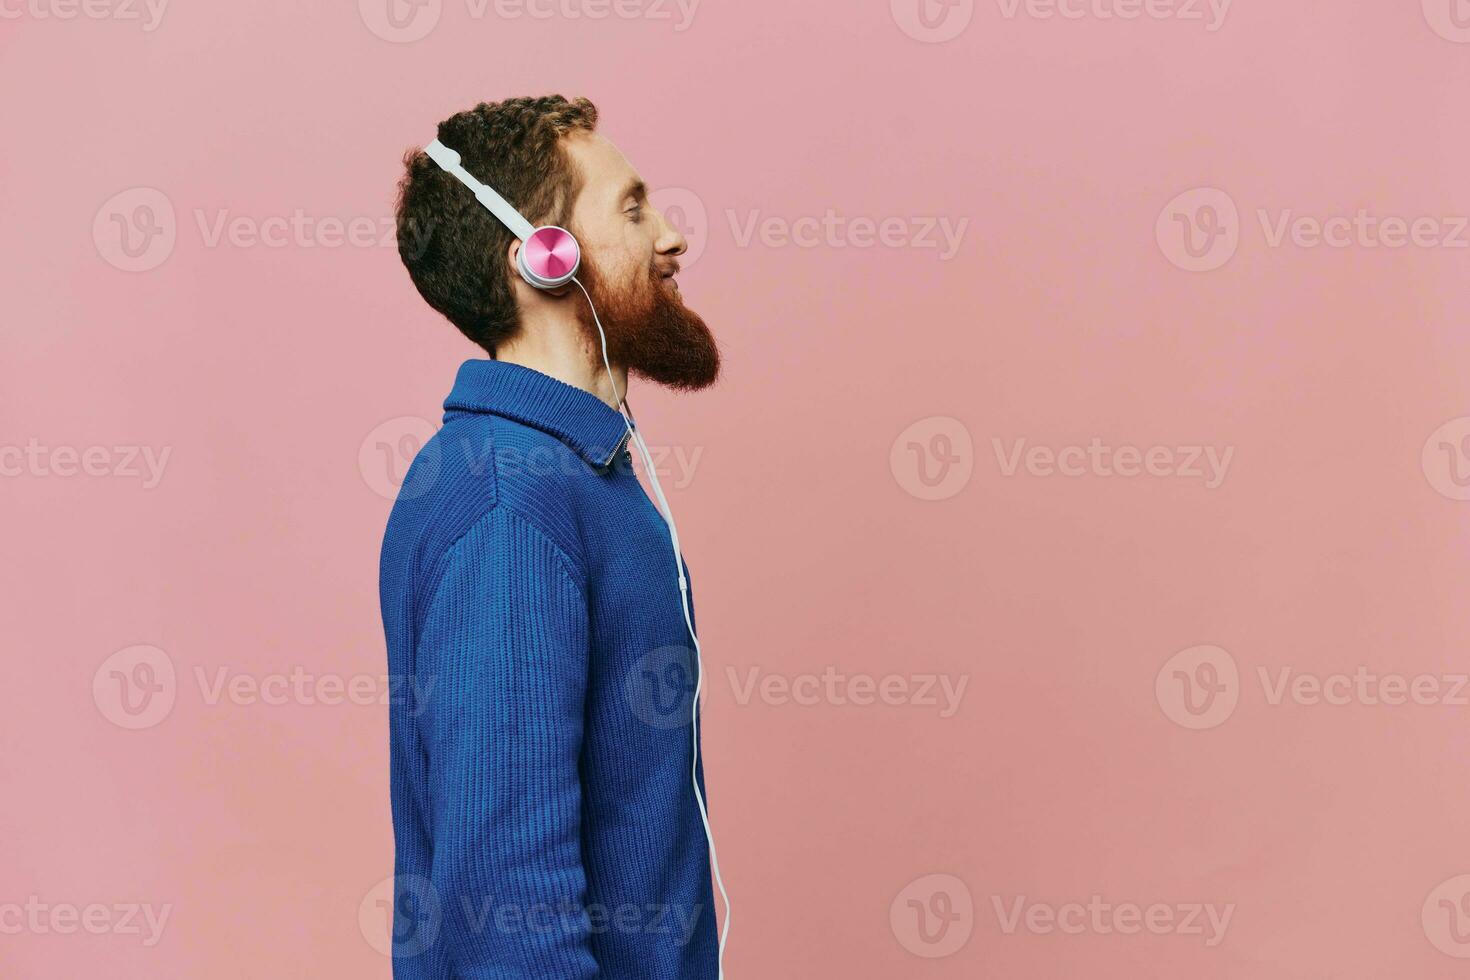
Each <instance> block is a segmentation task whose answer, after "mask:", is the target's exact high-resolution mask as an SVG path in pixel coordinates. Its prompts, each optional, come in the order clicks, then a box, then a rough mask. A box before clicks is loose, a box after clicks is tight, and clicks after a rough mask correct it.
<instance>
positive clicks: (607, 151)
mask: <svg viewBox="0 0 1470 980" xmlns="http://www.w3.org/2000/svg"><path fill="white" fill-rule="evenodd" d="M567 152H568V154H569V155H570V156H571V158H572V161H573V163H574V165H575V166H577V167H578V168H580V170H581V173H582V177H583V185H582V191H581V193H580V194H579V195H578V197H577V200H576V202H575V204H574V206H573V209H572V220H571V227H570V228H569V229H568V230H570V231H571V232H572V234H574V235H575V236H576V237H577V241H578V242H579V243H580V244H581V246H582V269H581V271H580V273H579V274H578V278H579V279H580V280H581V282H582V284H583V285H584V286H585V287H586V289H587V292H588V294H589V295H590V296H591V297H592V302H593V303H594V304H595V305H596V307H597V314H598V317H599V318H600V319H601V321H602V327H603V330H604V331H605V332H606V333H607V348H608V357H609V359H610V360H612V361H613V363H615V364H621V365H623V366H624V367H626V368H627V369H628V370H629V372H631V373H633V374H635V375H639V376H641V377H644V378H647V379H648V380H650V381H655V382H657V383H659V384H662V385H666V386H668V387H670V388H677V389H680V390H684V391H697V390H698V389H700V388H706V387H708V386H710V385H711V384H714V382H715V379H716V378H717V377H719V373H720V352H719V348H718V346H717V345H716V343H715V338H714V335H713V334H712V333H710V329H709V327H708V326H707V325H706V324H705V322H704V320H703V318H701V317H700V316H699V314H697V313H695V312H694V311H693V310H691V309H690V308H689V307H688V306H686V305H685V304H684V298H683V296H681V295H680V293H679V284H678V282H677V281H676V279H675V276H676V275H677V273H678V271H679V258H678V257H679V256H680V255H682V254H684V251H685V250H686V248H687V247H688V244H687V243H686V242H685V241H684V236H683V235H681V234H680V233H679V230H678V229H677V228H675V227H674V226H673V225H671V224H669V222H668V221H667V220H665V218H664V216H663V214H662V213H660V212H659V211H658V210H656V209H655V208H653V207H652V206H651V205H650V204H649V202H648V189H647V187H645V186H644V184H643V181H642V180H641V179H639V177H638V172H637V171H636V170H634V169H633V167H632V165H630V164H629V163H628V161H627V159H626V158H625V157H624V156H623V154H622V153H621V152H620V151H619V150H618V148H617V147H615V146H613V145H612V143H610V142H608V141H607V140H606V139H604V138H603V137H601V136H598V135H596V134H595V133H577V134H575V135H572V136H569V137H567ZM577 311H578V312H577V316H578V320H579V322H581V324H582V326H583V329H584V330H586V331H587V333H588V335H589V336H590V337H591V339H592V341H593V343H594V344H598V343H599V340H598V337H597V327H596V324H595V323H594V322H593V318H592V311H591V310H589V309H588V308H587V305H586V304H585V303H579V304H577Z"/></svg>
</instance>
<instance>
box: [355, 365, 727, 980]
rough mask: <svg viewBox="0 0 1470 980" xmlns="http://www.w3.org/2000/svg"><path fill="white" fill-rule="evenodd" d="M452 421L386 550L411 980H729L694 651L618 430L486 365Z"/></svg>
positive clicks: (397, 936)
mask: <svg viewBox="0 0 1470 980" xmlns="http://www.w3.org/2000/svg"><path fill="white" fill-rule="evenodd" d="M444 407H445V416H444V426H443V428H442V429H441V430H440V431H439V433H438V434H437V435H436V436H435V437H434V438H433V439H432V440H431V441H430V442H429V443H427V444H426V445H425V446H424V447H423V449H422V450H420V452H419V454H418V456H417V457H416V458H415V460H414V462H413V465H412V466H411V467H410V469H409V472H408V473H407V475H406V476H405V478H404V481H403V488H402V490H401V492H400V494H399V499H398V501H397V502H396V503H395V505H394V507H393V512H392V514H391V516H390V517H389V521H388V530H387V534H386V536H385V538H384V541H383V553H382V566H381V599H382V608H383V622H384V628H385V632H386V635H387V643H388V667H389V672H390V673H391V674H392V675H393V677H394V678H395V688H394V689H395V691H396V692H397V693H398V695H399V696H397V697H395V698H393V703H392V705H391V707H390V730H391V759H392V807H393V829H394V840H395V858H396V871H395V874H396V876H397V877H396V880H395V885H396V888H395V894H394V931H393V952H394V963H393V975H394V977H395V978H396V980H431V978H432V980H450V978H463V980H472V978H473V980H490V978H494V980H522V978H530V977H536V978H547V980H584V978H593V977H597V978H600V980H675V978H678V980H712V978H714V977H715V976H716V972H717V968H716V937H715V907H714V900H713V894H712V889H711V884H710V871H709V858H708V851H707V849H706V843H705V838H704V830H703V827H702V825H701V823H700V819H699V811H698V808H697V804H696V802H695V798H694V790H693V787H692V786H691V785H690V780H689V770H690V766H691V763H692V762H693V761H694V749H693V748H692V747H691V744H690V741H691V738H690V730H689V725H690V722H689V711H690V708H691V704H692V700H691V699H692V691H693V685H694V678H695V674H694V671H695V661H694V654H693V651H692V649H691V646H692V645H691V643H690V641H689V637H688V633H687V631H686V629H685V626H684V619H683V614H682V612H681V608H680V603H679V593H678V587H677V582H676V575H675V565H674V557H673V552H672V550H671V548H670V545H669V539H668V531H667V528H666V525H665V524H664V521H663V518H662V516H661V515H660V514H659V513H658V511H657V509H656V508H655V507H654V506H653V503H652V502H651V501H650V500H649V499H648V496H647V494H645V493H644V491H643V488H642V486H641V485H640V484H639V483H638V479H637V477H636V476H635V475H634V473H633V470H632V466H631V459H630V458H629V456H628V453H627V450H626V448H625V445H624V439H625V437H626V432H625V429H624V426H623V422H622V418H621V416H619V415H618V413H617V412H616V411H614V410H613V409H611V408H609V407H608V406H607V405H606V404H604V403H603V402H602V401H601V400H599V399H598V398H596V397H595V396H593V395H592V394H590V393H588V392H585V391H582V390H581V389H579V388H575V387H572V386H571V385H567V384H563V383H562V382H560V381H557V380H555V379H554V378H551V377H548V376H547V375H544V374H541V373H539V372H536V371H532V370H530V369H528V368H524V367H520V366H518V365H514V364H504V363H501V362H497V361H485V360H475V361H467V362H466V363H465V364H464V365H463V366H461V368H460V371H459V376H458V378H457V380H456V382H455V386H454V389H453V391H452V392H451V393H450V395H449V398H448V400H447V401H446V402H445V406H444ZM686 574H687V566H686ZM702 776H703V773H702V770H701V787H702V785H703V782H702Z"/></svg>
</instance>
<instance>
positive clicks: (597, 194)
mask: <svg viewBox="0 0 1470 980" xmlns="http://www.w3.org/2000/svg"><path fill="white" fill-rule="evenodd" d="M596 126H597V108H596V107H595V106H594V105H593V104H592V103H591V102H589V101H587V100H586V99H575V100H572V101H568V100H566V99H564V98H562V97H561V96H559V95H552V96H545V97H543V98H519V99H507V100H506V101H503V102H498V103H481V104H480V105H478V106H476V107H475V108H474V109H471V110H469V111H466V112H461V113H458V114H457V115H454V116H451V117H450V118H449V119H446V120H445V121H444V122H442V123H440V124H439V131H438V138H439V139H440V141H441V142H443V143H444V144H445V145H446V146H448V147H450V148H452V149H454V150H456V151H458V153H459V155H460V159H461V161H462V163H463V165H464V167H465V169H466V170H468V171H469V172H470V173H471V174H473V175H474V176H475V177H476V178H478V179H479V180H480V181H482V182H484V183H486V184H489V185H490V186H491V187H493V188H495V189H496V190H497V191H499V192H500V194H501V195H502V196H503V197H504V198H505V199H506V200H507V201H509V202H510V203H511V204H512V205H513V206H515V207H516V209H517V210H519V211H520V212H521V214H523V215H524V216H525V217H526V219H527V220H529V221H530V222H531V223H532V224H533V225H537V226H540V225H545V224H552V225H559V226H561V227H563V228H566V229H567V230H568V231H570V232H571V233H572V234H573V235H575V236H576V238H577V241H578V243H579V244H580V245H581V247H582V268H581V271H580V272H579V273H578V279H579V280H580V281H581V282H582V283H583V285H584V286H585V287H586V288H587V291H588V292H589V293H590V294H591V297H592V300H593V302H594V303H595V304H596V307H597V313H598V316H599V318H600V319H601V321H602V326H603V328H604V330H605V331H606V333H607V343H608V356H609V358H610V359H611V360H612V361H613V363H614V364H618V365H622V366H623V367H626V368H627V369H628V370H629V371H631V372H633V373H635V374H640V375H642V376H644V377H646V378H649V379H651V380H653V381H657V382H659V383H662V384H665V385H669V386H670V387H674V388H684V389H691V390H692V389H697V388H703V387H705V386H706V385H709V384H711V383H713V382H714V380H715V378H716V377H717V375H718V374H719V363H720V359H719V351H718V348H717V347H716V345H715V342H714V338H713V336H712V335H711V334H710V331H709V328H708V327H707V326H706V325H705V323H704V321H703V320H702V319H701V318H700V317H699V316H698V314H696V313H694V312H693V311H692V310H690V309H689V308H688V307H687V306H685V305H684V302H683V299H682V298H681V297H680V295H679V289H678V286H677V285H676V284H675V283H674V279H673V275H674V273H675V272H677V271H678V268H679V262H678V256H679V255H681V254H683V252H684V251H685V248H686V243H685V241H684V238H683V236H682V235H680V234H679V232H678V230H677V229H676V228H674V227H673V226H672V225H670V224H669V223H668V222H667V221H666V220H665V219H664V216H663V215H662V214H660V213H659V212H658V211H657V210H655V209H654V208H652V207H651V206H650V205H649V202H648V196H647V189H646V188H645V187H644V185H643V182H642V180H640V179H639V177H638V173H637V171H635V170H634V169H633V167H632V166H631V165H630V164H629V163H628V161H627V159H626V158H624V156H623V155H622V153H620V152H619V151H618V149H617V147H615V146H613V144H612V143H610V142H608V141H607V140H606V139H604V138H603V137H602V136H600V135H598V134H597V133H596V132H595V130H596ZM404 162H405V166H406V168H407V172H406V173H405V174H404V177H403V179H402V181H401V182H400V184H399V196H398V205H397V225H398V253H399V256H400V257H401V258H402V259H403V264H404V265H405V266H407V267H408V271H409V275H410V276H411V277H412V278H413V282H414V285H415V286H416V287H418V290H419V293H420V295H422V296H423V297H424V299H425V300H426V301H427V302H428V303H429V305H430V306H432V307H433V308H434V309H436V310H438V311H439V312H440V313H443V314H444V315H445V316H446V317H448V318H449V320H450V322H452V323H453V324H454V325H455V326H456V327H458V328H459V329H460V330H461V331H462V332H463V333H464V335H465V336H467V337H469V338H470V340H472V341H474V342H475V343H477V344H479V345H480V346H481V347H483V348H484V349H485V350H486V351H488V352H489V353H490V355H491V356H492V357H493V356H494V355H495V351H496V348H497V347H498V346H500V345H501V344H504V343H505V342H506V341H508V340H510V339H511V338H513V337H515V336H516V335H517V334H518V332H519V331H521V330H522V329H524V327H525V324H526V322H527V321H528V320H531V319H534V320H536V321H537V322H538V323H540V322H548V321H551V322H556V321H560V322H564V323H572V324H575V325H577V327H578V328H579V329H581V330H582V331H584V332H585V333H586V334H587V335H588V336H589V337H590V338H591V339H592V340H593V342H594V344H595V343H596V340H597V338H596V329H595V326H594V323H593V319H592V314H591V311H590V310H588V308H587V302H586V300H585V299H584V298H583V297H582V294H581V292H580V291H578V290H577V289H576V287H575V286H570V287H567V288H566V289H564V290H558V291H557V292H558V294H559V295H552V294H549V293H545V292H543V291H541V290H537V289H535V288H534V287H532V286H530V285H529V284H527V283H526V282H525V281H524V280H522V279H521V277H520V275H519V274H518V273H517V272H516V271H515V261H514V256H515V250H516V248H517V247H519V243H518V242H517V241H516V239H515V237H514V236H513V235H512V233H511V232H510V230H509V229H508V228H506V227H505V226H504V225H502V224H501V223H500V222H499V221H498V220H496V218H495V217H494V216H493V215H492V214H491V213H490V212H489V211H487V210H485V208H483V207H482V206H481V205H480V203H479V202H478V201H476V200H475V197H474V195H473V194H472V193H471V192H470V191H469V189H468V188H466V187H465V186H464V185H462V184H460V183H459V182H458V181H457V180H455V178H454V177H453V176H452V175H451V174H449V173H446V172H444V171H443V170H441V169H440V168H439V167H438V166H437V165H436V164H435V163H434V162H433V161H432V160H430V159H429V157H428V155H427V154H425V153H424V152H423V151H422V150H414V151H411V152H410V153H409V154H408V155H407V156H406V157H405V160H404ZM532 310H534V311H536V312H538V313H551V314H553V315H552V316H550V317H545V316H537V317H528V316H527V315H526V314H527V313H528V311H532Z"/></svg>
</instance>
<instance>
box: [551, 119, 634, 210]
mask: <svg viewBox="0 0 1470 980" xmlns="http://www.w3.org/2000/svg"><path fill="white" fill-rule="evenodd" d="M566 150H567V155H568V156H569V157H570V158H571V160H572V164H573V165H574V166H576V168H577V169H578V170H579V171H580V172H581V175H582V192H581V194H580V195H579V197H582V198H587V199H588V200H590V201H592V202H593V203H598V202H601V201H605V200H607V199H609V198H614V197H616V196H618V195H619V194H621V193H622V192H623V190H624V189H626V188H627V186H628V185H629V184H630V183H631V182H633V181H635V180H637V179H638V171H636V170H634V169H633V165H632V164H631V163H629V162H628V158H627V157H625V156H623V151H622V150H619V149H618V148H617V147H616V146H614V145H613V144H612V142H611V141H610V140H608V139H607V138H606V137H604V136H600V135H598V134H597V133H587V132H577V133H573V134H571V135H569V136H567V138H566Z"/></svg>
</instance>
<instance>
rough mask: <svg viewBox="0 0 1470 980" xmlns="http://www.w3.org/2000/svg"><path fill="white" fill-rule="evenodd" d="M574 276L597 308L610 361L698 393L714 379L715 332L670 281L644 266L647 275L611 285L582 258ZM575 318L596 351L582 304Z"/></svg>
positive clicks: (591, 324)
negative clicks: (622, 284)
mask: <svg viewBox="0 0 1470 980" xmlns="http://www.w3.org/2000/svg"><path fill="white" fill-rule="evenodd" d="M578 278H579V279H580V280H581V282H582V285H583V286H585V287H586V288H587V293H588V295H589V296H591V298H592V302H593V304H594V305H595V306H596V307H597V316H598V318H599V319H600V320H601V321H602V328H603V330H604V331H605V332H606V333H607V356H608V359H609V360H610V361H612V363H614V364H620V365H622V366H623V367H626V368H627V369H628V371H629V372H630V373H632V374H635V375H638V376H641V377H644V378H647V379H648V380H650V381H655V382H657V383H659V384H661V385H665V386H666V387H669V388H675V389H677V390H680V391H698V390H699V389H701V388H708V387H709V386H710V385H712V384H714V383H715V379H716V378H718V377H719V374H720V350H719V347H718V345H716V343H715V338H714V334H712V333H710V329H709V327H708V326H707V325H706V324H705V322H704V320H703V319H702V318H701V317H700V315H699V314H698V313H695V312H694V311H693V310H691V309H689V307H687V306H685V305H684V300H683V298H682V297H681V296H680V295H679V291H678V289H677V288H676V287H674V285H673V284H672V280H669V279H664V278H662V277H660V276H659V274H658V272H657V271H655V270H654V269H649V270H648V275H647V276H639V277H636V278H635V279H634V280H633V282H632V283H630V284H629V285H628V286H626V287H624V288H621V289H619V288H615V287H613V286H610V285H609V284H608V283H607V282H606V281H605V280H604V279H603V277H602V276H601V274H600V273H599V272H598V270H597V269H596V268H595V267H594V266H593V265H592V263H591V261H590V260H587V259H585V257H584V260H583V262H582V268H581V270H580V271H579V273H578ZM577 319H578V321H579V322H580V323H581V324H582V328H583V329H584V330H585V331H586V332H587V335H588V336H589V337H590V338H591V339H592V342H593V343H594V344H596V345H597V347H596V348H595V349H596V350H597V351H598V352H599V354H600V353H601V350H602V348H601V340H600V339H599V338H598V336H597V325H596V323H594V322H593V319H592V311H591V310H589V309H588V308H587V305H586V304H585V303H578V304H577Z"/></svg>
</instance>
